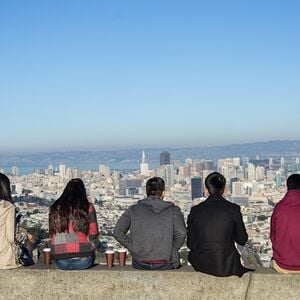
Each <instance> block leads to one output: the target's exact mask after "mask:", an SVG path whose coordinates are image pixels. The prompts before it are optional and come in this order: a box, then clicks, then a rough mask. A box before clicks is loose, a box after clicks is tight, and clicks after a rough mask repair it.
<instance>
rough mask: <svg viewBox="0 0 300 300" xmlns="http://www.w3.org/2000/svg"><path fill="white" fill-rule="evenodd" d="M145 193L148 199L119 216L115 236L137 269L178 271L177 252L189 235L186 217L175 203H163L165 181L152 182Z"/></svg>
mask: <svg viewBox="0 0 300 300" xmlns="http://www.w3.org/2000/svg"><path fill="white" fill-rule="evenodd" d="M146 193H147V198H145V199H143V200H140V201H138V203H137V204H135V205H132V206H131V207H129V208H128V209H127V210H126V211H125V212H124V213H123V215H122V216H121V217H120V219H119V220H118V222H117V224H116V226H115V228H114V237H115V238H116V240H117V241H118V242H120V243H121V244H122V245H123V246H125V247H126V248H128V250H129V251H130V252H131V254H132V266H133V267H134V268H136V269H142V270H168V269H175V268H178V267H179V266H180V259H179V253H178V250H179V248H180V247H181V246H182V245H183V243H184V240H185V236H186V227H185V223H184V219H183V215H182V213H181V211H180V209H179V208H178V207H176V206H175V205H174V204H173V203H172V202H169V201H163V198H164V195H165V182H164V180H163V179H162V178H160V177H153V178H151V179H149V180H148V181H147V183H146ZM129 230H130V235H129V234H127V233H128V231H129Z"/></svg>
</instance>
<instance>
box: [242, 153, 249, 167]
mask: <svg viewBox="0 0 300 300" xmlns="http://www.w3.org/2000/svg"><path fill="white" fill-rule="evenodd" d="M248 164H249V157H247V156H244V157H242V166H243V168H244V170H246V168H247V166H248Z"/></svg>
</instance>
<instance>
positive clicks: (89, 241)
mask: <svg viewBox="0 0 300 300" xmlns="http://www.w3.org/2000/svg"><path fill="white" fill-rule="evenodd" d="M88 219H89V233H88V235H86V234H85V233H83V232H75V231H74V229H73V221H72V220H70V222H69V228H68V229H69V232H60V233H56V234H53V235H52V236H51V253H52V256H53V257H54V259H64V258H72V257H86V256H89V255H91V254H92V252H93V251H94V250H95V245H96V244H97V243H98V239H99V231H98V224H97V217H96V211H95V208H94V206H93V205H92V204H90V206H89V214H88Z"/></svg>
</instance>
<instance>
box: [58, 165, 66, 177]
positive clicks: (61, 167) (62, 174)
mask: <svg viewBox="0 0 300 300" xmlns="http://www.w3.org/2000/svg"><path fill="white" fill-rule="evenodd" d="M66 175H67V174H66V165H59V176H60V177H66Z"/></svg>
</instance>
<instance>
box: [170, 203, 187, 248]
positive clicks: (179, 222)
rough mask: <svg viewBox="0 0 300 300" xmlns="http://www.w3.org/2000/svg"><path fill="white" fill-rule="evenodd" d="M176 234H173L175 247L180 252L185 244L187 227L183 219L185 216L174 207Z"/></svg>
mask: <svg viewBox="0 0 300 300" xmlns="http://www.w3.org/2000/svg"><path fill="white" fill-rule="evenodd" d="M173 221H174V232H173V245H174V247H175V248H176V249H177V250H178V249H179V248H180V247H181V246H182V245H183V243H184V240H185V237H186V231H187V230H186V227H185V223H184V219H183V215H182V213H181V211H180V209H179V207H176V206H175V207H174V214H173Z"/></svg>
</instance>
